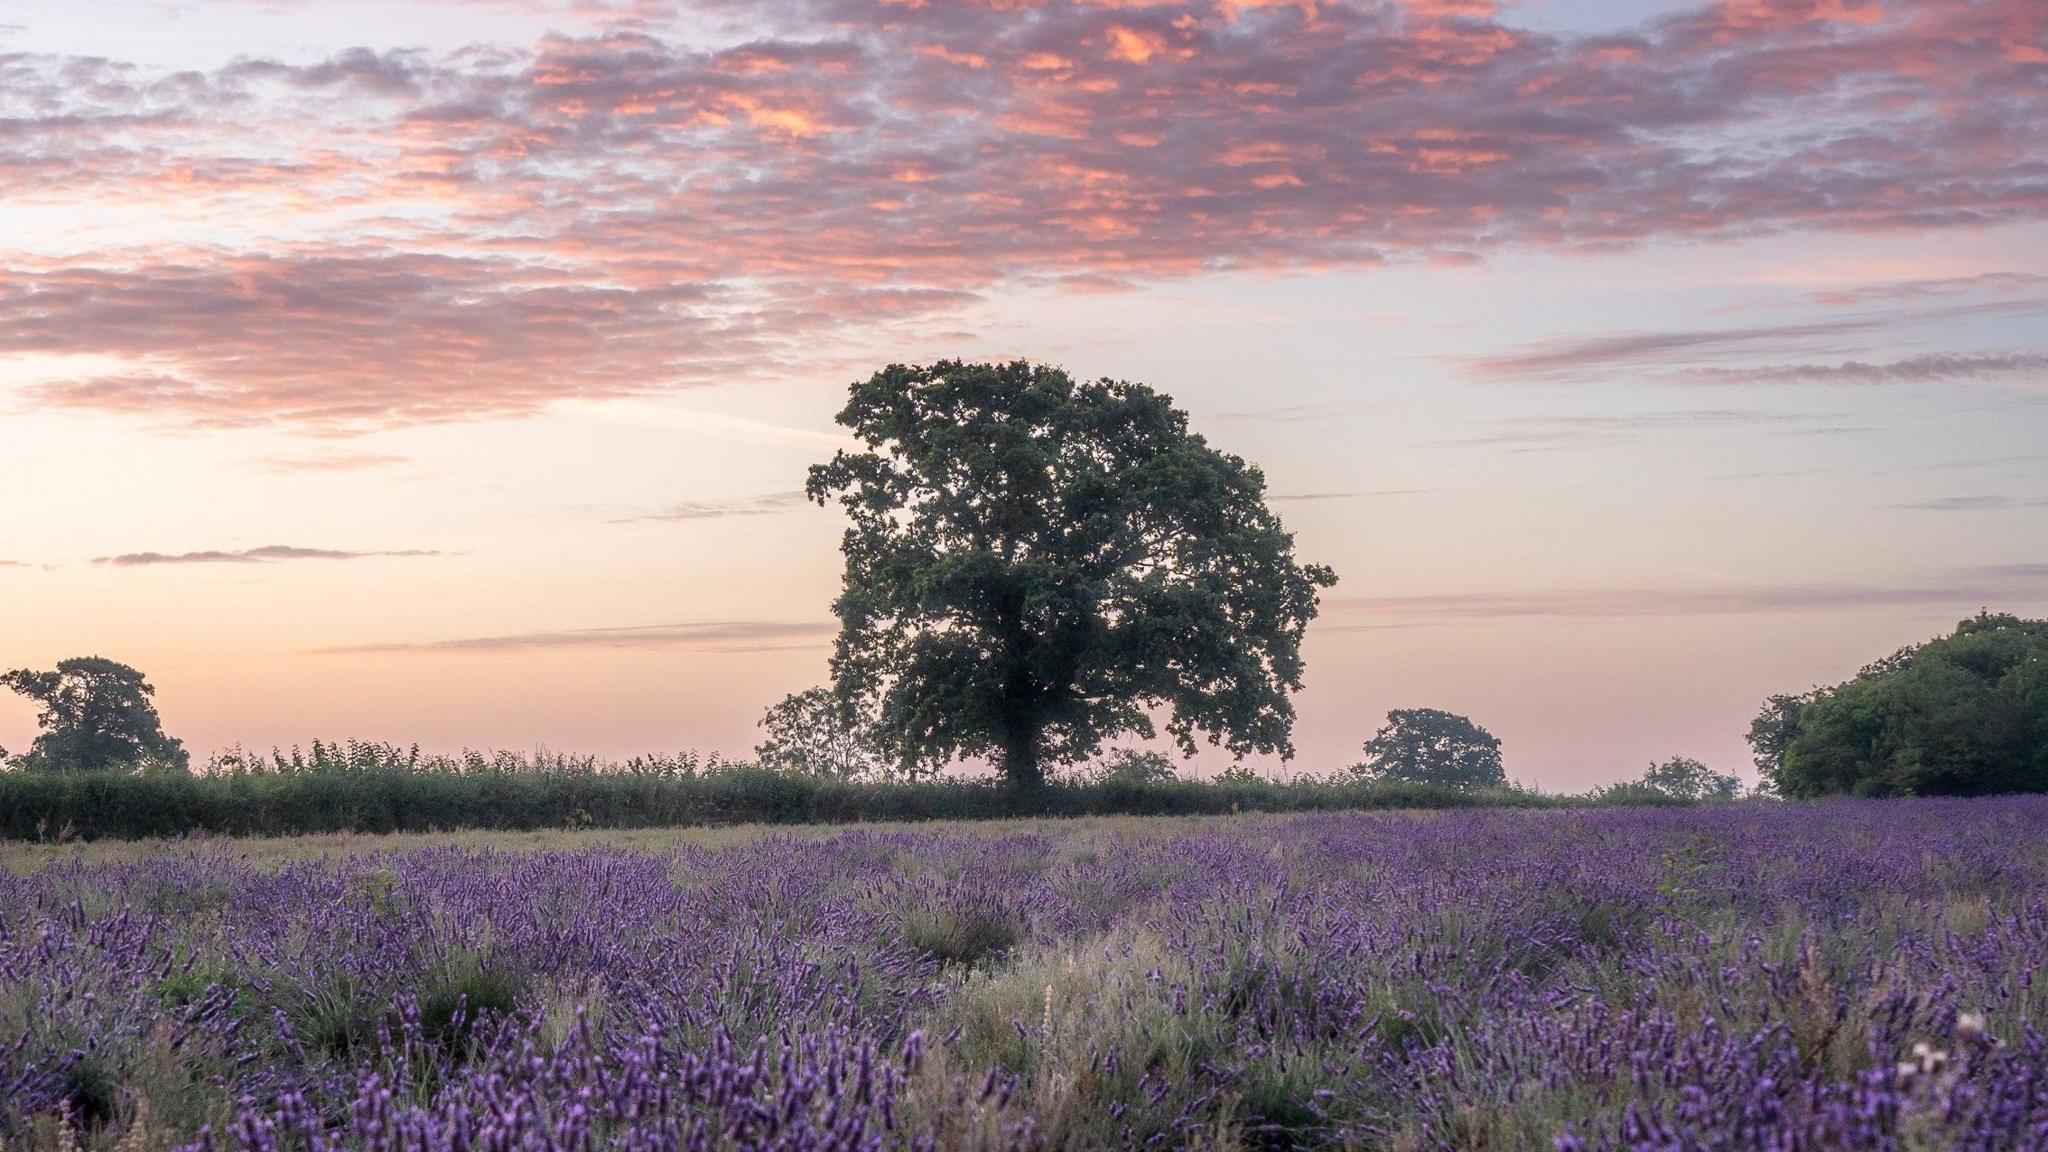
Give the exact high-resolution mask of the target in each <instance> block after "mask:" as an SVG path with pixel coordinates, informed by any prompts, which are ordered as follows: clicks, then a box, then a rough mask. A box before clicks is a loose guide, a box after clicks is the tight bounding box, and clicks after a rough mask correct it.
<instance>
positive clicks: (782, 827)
mask: <svg viewBox="0 0 2048 1152" xmlns="http://www.w3.org/2000/svg"><path fill="white" fill-rule="evenodd" d="M1402 815H1403V816H1405V817H1408V818H1411V819H1429V818H1430V816H1431V815H1432V813H1431V812H1430V811H1429V810H1417V811H1413V812H1407V813H1403V814H1402ZM1270 819H1273V817H1271V816H1269V815H1267V814H1264V813H1255V812H1253V813H1243V814H1239V815H1226V816H1072V817H1049V816H1028V817H1014V818H1010V819H994V820H916V821H911V820H884V821H877V822H875V823H872V824H863V825H861V828H862V829H863V830H865V831H871V832H877V833H890V832H913V831H915V832H920V833H935V834H941V835H954V836H976V837H983V838H986V839H990V840H996V839H1001V838H1003V837H1007V836H1017V835H1023V834H1028V833H1033V832H1049V831H1055V830H1057V831H1058V832H1060V833H1061V851H1062V852H1064V853H1067V854H1071V855H1080V854H1085V853H1089V852H1094V851H1098V850H1100V849H1101V848H1103V847H1105V846H1109V845H1113V844H1114V843H1115V842H1116V841H1118V840H1120V839H1125V838H1129V837H1139V838H1157V837H1165V836H1173V835H1177V834H1180V833H1184V832H1192V831H1197V830H1199V829H1202V828H1207V827H1214V826H1224V825H1244V824H1249V823H1253V822H1257V821H1260V820H1270ZM846 830H847V829H846V827H845V826H844V825H839V824H727V825H721V826H717V827H682V828H577V829H560V828H557V829H543V830H535V831H500V830H494V829H472V830H462V831H454V832H387V833H381V834H380V833H364V832H326V833H321V834H318V835H312V836H168V837H158V838H154V839H143V840H88V841H71V842H66V843H38V842H35V841H28V840H0V870H4V871H8V872H13V873H15V874H17V875H19V874H25V873H29V872H33V871H36V870H37V869H40V868H43V867H46V866H47V865H49V864H52V863H54V862H57V861H64V860H69V861H77V862H79V863H85V864H132V863H137V862H140V861H144V860H150V859H154V858H160V857H166V856H177V855H184V854H188V853H191V852H195V851H223V852H226V853H228V854H230V855H232V856H234V857H235V858H237V859H239V860H241V861H243V862H245V863H248V864H252V865H255V866H257V867H271V868H275V867H279V866H282V865H285V864H289V863H293V862H295V861H303V860H319V859H323V858H347V857H353V856H367V855H377V854H383V853H396V852H410V851H415V850H418V849H421V848H463V849H489V850H492V851H499V852H572V851H576V850H578V849H584V848H622V849H625V850H627V851H630V852H643V853H648V854H656V853H662V852H667V851H669V850H670V849H673V848H676V847H678V846H684V845H687V846H691V847H697V848H712V849H717V848H728V847H732V846H734V845H737V844H746V843H749V842H751V841H754V840H759V839H761V838H762V837H765V836H787V837H796V838H798V839H802V840H825V839H829V838H831V837H833V836H837V835H839V834H841V833H843V832H845V831H846Z"/></svg>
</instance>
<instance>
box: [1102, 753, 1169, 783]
mask: <svg viewBox="0 0 2048 1152" xmlns="http://www.w3.org/2000/svg"><path fill="white" fill-rule="evenodd" d="M1094 769H1095V770H1094V771H1093V772H1091V773H1089V774H1088V776H1087V777H1086V779H1087V780H1088V781H1089V782H1091V783H1095V784H1171V783H1173V782H1174V781H1176V780H1179V779H1180V774H1179V773H1178V772H1175V771H1174V770H1173V761H1172V760H1170V759H1168V758H1167V756H1166V754H1165V753H1164V752H1159V751H1155V750H1153V749H1150V748H1145V749H1139V748H1113V749H1111V750H1110V752H1109V754H1108V755H1107V756H1104V757H1103V758H1102V759H1101V760H1099V761H1097V762H1096V763H1095V765H1094Z"/></svg>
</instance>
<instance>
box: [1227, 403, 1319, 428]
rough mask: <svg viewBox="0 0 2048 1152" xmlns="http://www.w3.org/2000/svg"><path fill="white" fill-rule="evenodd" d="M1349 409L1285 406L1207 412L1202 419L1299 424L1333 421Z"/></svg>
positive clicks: (1232, 422)
mask: <svg viewBox="0 0 2048 1152" xmlns="http://www.w3.org/2000/svg"><path fill="white" fill-rule="evenodd" d="M1349 412H1350V409H1348V408H1339V407H1336V406H1334V405H1329V404H1286V405H1280V406H1278V407H1273V408H1252V409H1243V410H1239V411H1232V412H1207V413H1203V417H1204V418H1205V419H1208V420H1214V421H1215V422H1217V423H1218V424H1256V423H1262V422H1271V423H1275V424H1301V423H1308V422H1312V421H1321V420H1334V419H1336V418H1337V417H1340V416H1344V415H1348V414H1349Z"/></svg>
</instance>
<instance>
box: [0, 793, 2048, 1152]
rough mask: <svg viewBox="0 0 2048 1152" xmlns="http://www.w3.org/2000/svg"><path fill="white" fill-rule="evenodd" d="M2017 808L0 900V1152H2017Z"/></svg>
mask: <svg viewBox="0 0 2048 1152" xmlns="http://www.w3.org/2000/svg"><path fill="white" fill-rule="evenodd" d="M2044 961H2048V800H1996V801H1924V800H1923V801H1891V802H1860V803H1849V802H1844V803H1834V804H1826V805H1818V806H1793V805H1770V804H1757V805H1722V806H1707V807H1700V808H1692V809H1666V810H1619V809H1610V810H1599V811H1584V812H1572V811H1564V812H1514V813H1509V812H1464V813H1456V814H1438V815H1316V816H1296V817H1284V818H1278V817H1258V818H1252V817H1247V818H1242V819H1232V820H1219V821H1211V822H1207V823H1199V824H1195V823H1185V822H1166V821H1160V822H1153V823H1149V824H1147V823H1144V822H1136V821H1130V822H1125V823H1124V824H1122V825H1110V826H1105V825H1101V824H1083V823H1073V824H1067V825H1055V824H1047V825H1042V826H1039V827H1037V828H1034V829H1032V830H1030V831H1028V832H1023V833H1018V832H1015V831H1009V832H1003V833H996V834H987V833H982V832H976V831H973V830H968V829H962V828H959V827H953V828H942V829H938V830H931V831H912V832H902V831H887V832H877V831H847V832H844V833H842V834H836V835H830V836H822V837H818V836H813V837H792V836H788V835H780V834H774V835H762V836H759V837H754V838H747V839H744V840H740V841H737V842H733V843H728V844H724V845H721V846H717V847H703V846H696V845H679V846H672V847H669V848H665V849H661V850H649V849H647V848H645V847H644V845H642V846H635V847H631V848H628V847H619V846H607V847H580V848H576V849H573V850H566V851H554V850H536V851H520V852H514V851H501V850H491V849H477V848H471V847H459V846H448V847H436V848H415V849H410V850H406V851H402V852H388V853H369V854H356V855H348V856H340V855H329V856H322V857H319V858H315V859H308V860H298V861H282V862H279V861H275V860H271V861H265V862H261V863H259V862H254V861H251V860H248V859H242V858H239V857H238V856H237V855H236V854H235V850H234V848H233V847H232V846H227V847H220V848H211V849H198V850H192V849H184V850H175V851H174V850H166V851H163V852H161V853H157V854H153V855H150V856H148V857H146V858H143V859H139V860H129V861H105V860H95V859H88V858H83V857H81V858H78V859H71V860H58V861H55V862H51V863H47V864H44V865H42V866H40V867H38V868H36V869H35V870H33V871H30V872H27V873H25V874H22V875H0V1140H4V1141H5V1143H6V1146H7V1147H9V1148H34V1149H44V1148H75V1147H118V1148H124V1149H150V1148H169V1147H194V1148H203V1149H251V1150H254V1149H265V1150H268V1149H329V1148H333V1149H342V1148H348V1149H357V1148H360V1149H391V1150H398V1149H407V1150H412V1149H418V1150H422V1152H425V1150H438V1149H472V1148H474V1149H555V1148H597V1147H622V1148H630V1149H655V1148H692V1149H711V1148H733V1149H738V1148H775V1149H790V1150H795V1149H848V1150H852V1149H890V1148H989V1149H1009V1148H1017V1149H1029V1148H1048V1149H1050V1148H1125V1147H1155V1148H1204V1149H1226V1148H1288V1147H1311V1148H1316V1147H1323V1148H1359V1149H1439V1148H1442V1149H1642V1150H1653V1149H1654V1150H1679V1149H1728V1150H1735V1149H1774V1150H1787V1152H1789V1150H1793V1149H1814V1150H1818V1149H1946V1148H1957V1149H1983V1150H1989V1149H2038V1148H2043V1147H2048V1040H2044V1039H2043V1035H2042V1032H2043V1030H2044V1028H2048V993H2044V991H2043V990H2042V989H2041V988H2040V987H2039V985H2038V982H2037V970H2038V969H2040V968H2041V966H2042V965H2043V963H2044Z"/></svg>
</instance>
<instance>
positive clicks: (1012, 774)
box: [999, 720, 1045, 793]
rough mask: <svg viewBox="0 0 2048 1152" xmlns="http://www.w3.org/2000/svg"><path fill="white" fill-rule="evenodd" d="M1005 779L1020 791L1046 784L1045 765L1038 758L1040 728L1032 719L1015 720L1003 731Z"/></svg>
mask: <svg viewBox="0 0 2048 1152" xmlns="http://www.w3.org/2000/svg"><path fill="white" fill-rule="evenodd" d="M999 766H1000V767H1001V768H1002V770H1003V777H1004V779H1006V780H1008V781H1009V784H1010V787H1011V788H1013V789H1015V790H1016V791H1018V792H1020V793H1035V792H1037V791H1038V790H1039V789H1040V788H1041V787H1043V786H1044V785H1045V766H1044V765H1042V764H1040V763H1039V759H1038V728H1037V726H1036V725H1034V724H1032V723H1031V722H1030V721H1028V720H1026V721H1022V722H1013V723H1012V724H1011V725H1010V726H1009V728H1008V730H1007V731H1005V732H1004V733H1003V750H1002V757H1001V764H1000V765H999Z"/></svg>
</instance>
